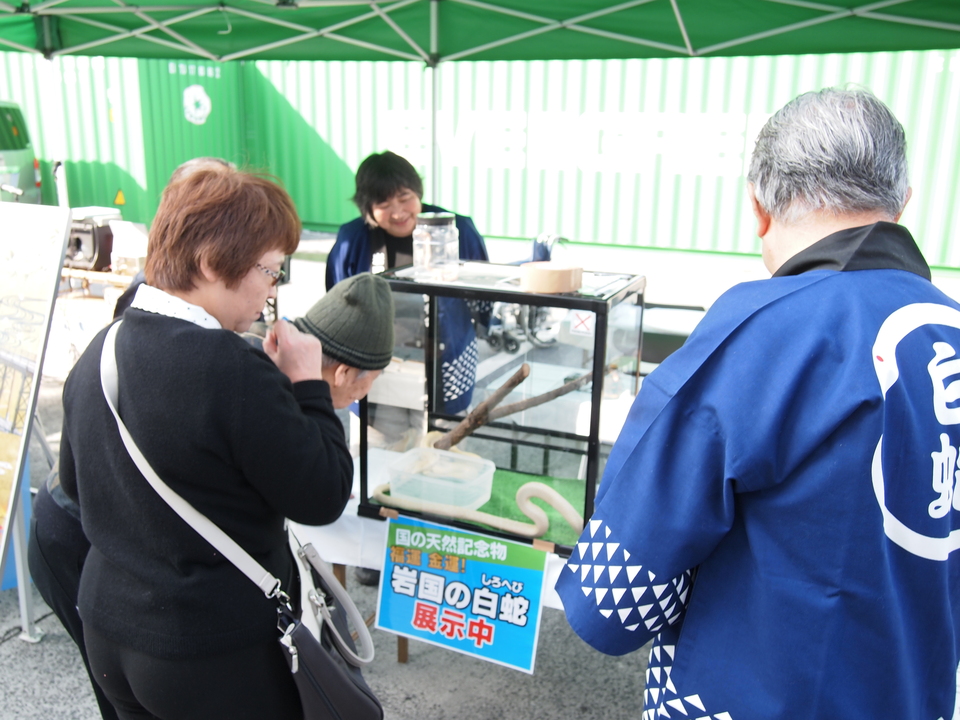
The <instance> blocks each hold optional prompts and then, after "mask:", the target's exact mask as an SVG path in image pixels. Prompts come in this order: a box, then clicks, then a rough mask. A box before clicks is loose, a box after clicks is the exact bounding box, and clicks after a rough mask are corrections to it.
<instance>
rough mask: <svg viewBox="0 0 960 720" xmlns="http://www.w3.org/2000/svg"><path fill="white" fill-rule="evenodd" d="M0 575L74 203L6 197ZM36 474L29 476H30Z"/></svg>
mask: <svg viewBox="0 0 960 720" xmlns="http://www.w3.org/2000/svg"><path fill="white" fill-rule="evenodd" d="M0 228H3V231H2V232H0V575H2V571H3V564H4V561H5V560H6V557H7V538H8V537H9V536H10V526H11V522H10V521H11V519H12V518H13V512H14V508H16V507H17V499H18V497H19V493H20V487H19V486H20V483H21V479H22V478H21V476H22V474H23V468H24V465H25V462H26V458H27V445H28V441H29V438H30V427H31V425H32V420H33V409H34V405H35V404H36V400H37V391H38V390H39V386H40V368H41V365H42V360H43V351H44V348H45V347H46V344H47V335H48V333H49V330H50V316H51V313H52V311H53V304H54V302H55V301H56V298H57V288H58V287H59V284H60V268H61V265H62V263H63V256H64V252H65V250H66V246H67V237H68V234H69V230H70V210H69V209H68V208H61V207H48V206H43V205H31V204H27V203H12V202H0ZM26 482H29V478H26Z"/></svg>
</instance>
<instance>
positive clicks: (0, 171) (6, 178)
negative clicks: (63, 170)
mask: <svg viewBox="0 0 960 720" xmlns="http://www.w3.org/2000/svg"><path fill="white" fill-rule="evenodd" d="M0 200H5V201H8V202H10V201H12V202H26V203H37V204H39V203H40V163H39V162H37V158H36V156H35V155H34V154H33V146H32V145H31V144H30V135H29V134H28V133H27V124H26V123H25V122H24V121H23V113H22V112H20V107H19V106H18V105H17V104H16V103H12V102H7V101H6V100H0Z"/></svg>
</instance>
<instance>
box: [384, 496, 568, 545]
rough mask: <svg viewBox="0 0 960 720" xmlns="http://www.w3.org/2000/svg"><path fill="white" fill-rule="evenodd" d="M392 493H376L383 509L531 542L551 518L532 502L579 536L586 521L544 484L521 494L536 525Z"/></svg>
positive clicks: (522, 505) (521, 504)
mask: <svg viewBox="0 0 960 720" xmlns="http://www.w3.org/2000/svg"><path fill="white" fill-rule="evenodd" d="M389 490H390V483H383V484H382V485H377V487H375V488H374V489H373V499H374V500H376V501H377V502H378V503H380V504H381V505H388V506H390V507H395V508H400V509H401V510H414V511H416V512H424V513H428V514H430V515H441V516H443V517H449V518H453V519H455V520H468V521H470V522H476V523H483V524H484V525H489V526H490V527H493V528H496V529H497V530H502V531H504V532H508V533H512V534H514V535H519V536H520V537H529V538H538V537H542V536H543V535H544V534H545V533H546V532H547V530H548V529H549V527H550V519H549V518H548V517H547V513H546V512H545V511H544V510H543V508H541V507H540V506H538V505H534V504H533V500H532V498H540V499H541V500H543V501H544V502H546V503H548V504H549V505H551V506H552V507H553V508H554V509H555V510H556V511H557V512H559V513H560V515H561V516H562V517H563V519H564V520H566V521H567V523H568V524H569V525H570V527H572V528H573V529H574V530H575V531H576V533H577V535H579V534H580V533H581V532H583V518H582V517H581V516H580V514H579V513H578V512H577V511H576V509H575V508H574V507H573V505H571V504H570V502H569V501H568V500H567V499H566V498H565V497H563V496H562V495H561V494H560V493H558V492H557V491H556V490H554V489H553V488H552V487H550V486H548V485H544V484H543V483H542V482H528V483H526V484H524V485H521V486H520V488H519V489H518V490H517V507H518V508H520V511H521V512H522V513H523V514H524V515H526V516H527V517H528V518H530V519H531V520H533V522H532V523H525V522H521V521H519V520H509V519H507V518H503V517H500V516H499V515H491V514H490V513H485V512H480V511H479V510H468V509H466V508H462V507H457V506H456V505H447V504H446V503H438V502H431V501H429V500H412V499H408V498H400V497H392V496H390V495H387V494H386V493H387V491H389Z"/></svg>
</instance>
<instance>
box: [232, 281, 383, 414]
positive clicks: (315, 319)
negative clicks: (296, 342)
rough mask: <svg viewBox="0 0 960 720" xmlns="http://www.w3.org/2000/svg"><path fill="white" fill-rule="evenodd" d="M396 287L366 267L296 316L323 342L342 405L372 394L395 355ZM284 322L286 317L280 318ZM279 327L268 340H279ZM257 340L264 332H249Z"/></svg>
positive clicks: (326, 367) (326, 373) (329, 377)
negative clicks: (394, 291)
mask: <svg viewBox="0 0 960 720" xmlns="http://www.w3.org/2000/svg"><path fill="white" fill-rule="evenodd" d="M393 313H394V310H393V293H392V292H391V291H390V285H389V284H388V283H387V281H386V280H384V279H383V278H381V277H378V276H376V275H371V274H370V273H361V274H359V275H354V276H353V277H351V278H348V279H346V280H344V281H343V282H340V283H337V284H336V285H335V286H334V287H332V288H330V290H329V291H328V292H327V294H326V295H324V296H323V297H322V298H320V299H319V300H318V301H317V302H316V303H315V304H314V306H313V307H311V308H310V309H309V310H308V311H307V312H306V314H305V315H304V316H303V317H300V318H296V319H295V320H293V325H294V326H296V328H297V330H299V331H300V332H302V333H307V334H309V335H313V336H314V337H316V338H317V339H318V340H319V341H320V344H321V345H322V346H323V368H322V374H323V379H324V380H326V381H327V383H328V384H329V385H330V396H331V398H332V399H333V406H334V407H335V408H337V409H343V408H346V407H349V406H350V405H351V404H353V403H354V402H356V401H357V400H360V399H361V398H363V397H366V395H367V393H368V392H370V386H371V385H372V384H373V381H374V380H376V379H377V377H378V376H379V375H380V371H381V370H383V368H385V367H386V366H387V365H389V364H390V359H391V358H392V357H393V343H394V340H393ZM278 325H282V323H278ZM290 329H291V328H289V327H287V328H282V329H281V328H279V327H274V328H272V329H271V331H270V332H268V333H267V336H266V338H265V339H263V340H262V344H263V345H267V346H269V345H271V344H275V345H279V348H280V350H281V352H282V349H283V337H284V334H285V331H288V330H290ZM246 337H247V340H248V341H250V342H252V343H253V344H255V345H258V344H260V343H259V342H258V341H260V338H258V337H251V334H250V333H247V334H246Z"/></svg>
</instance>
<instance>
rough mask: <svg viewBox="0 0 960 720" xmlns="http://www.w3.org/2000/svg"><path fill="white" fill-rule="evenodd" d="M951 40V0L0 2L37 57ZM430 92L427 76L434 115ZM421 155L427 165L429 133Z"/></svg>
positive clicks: (691, 53) (525, 52)
mask: <svg viewBox="0 0 960 720" xmlns="http://www.w3.org/2000/svg"><path fill="white" fill-rule="evenodd" d="M957 47H960V2H944V1H943V0H880V1H879V2H877V1H872V2H866V1H864V0H844V1H842V2H833V3H829V2H807V1H806V0H628V2H620V3H616V4H609V2H608V0H606V1H604V0H599V1H598V0H551V2H549V3H547V2H542V1H540V0H495V1H486V2H484V1H481V0H442V1H441V0H398V1H397V2H364V1H362V0H300V1H299V2H297V1H296V0H225V1H223V2H213V1H212V0H137V2H136V3H133V2H126V0H45V1H43V2H39V3H36V4H33V5H31V4H29V3H23V4H22V5H13V4H10V2H9V0H0V48H11V49H14V50H19V51H23V52H31V53H41V54H43V55H44V56H46V57H56V56H58V55H68V54H69V55H106V56H121V57H146V58H150V57H154V58H185V57H194V58H204V59H207V60H213V61H221V62H227V61H231V60H241V59H258V60H259V59H263V60H393V59H402V60H410V61H416V62H422V63H425V64H426V65H428V66H430V67H433V68H436V67H437V66H438V65H439V64H441V63H444V62H451V61H456V60H533V59H587V58H595V59H611V58H652V57H661V58H664V57H712V56H735V55H791V54H805V53H836V52H869V51H881V50H886V51H889V50H930V49H947V48H957ZM434 77H436V75H434ZM437 93H438V83H437V82H434V83H433V108H434V111H433V112H434V127H436V108H437V106H438V102H437ZM433 158H434V159H433V170H434V176H436V170H437V158H438V153H437V147H436V138H435V137H434V142H433Z"/></svg>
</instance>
